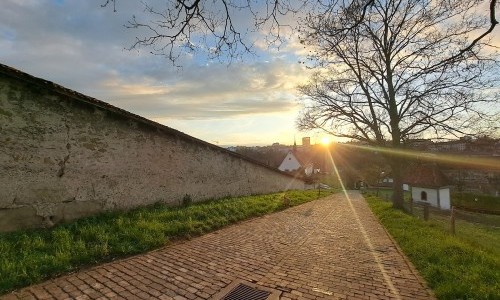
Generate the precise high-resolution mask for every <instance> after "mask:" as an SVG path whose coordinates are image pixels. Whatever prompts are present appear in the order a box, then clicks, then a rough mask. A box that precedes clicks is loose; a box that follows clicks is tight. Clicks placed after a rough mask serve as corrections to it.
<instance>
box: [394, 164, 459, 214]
mask: <svg viewBox="0 0 500 300" xmlns="http://www.w3.org/2000/svg"><path fill="white" fill-rule="evenodd" d="M404 183H406V184H408V186H409V187H410V191H411V197H412V198H413V201H415V202H420V203H428V204H429V205H431V206H434V207H437V208H440V209H446V210H448V209H450V208H451V198H450V185H449V180H448V179H447V178H446V176H445V175H444V174H443V172H441V171H440V170H439V169H438V168H437V166H436V165H430V164H426V165H420V166H418V167H417V168H415V169H413V170H411V172H410V173H409V174H408V176H406V178H405V180H404Z"/></svg>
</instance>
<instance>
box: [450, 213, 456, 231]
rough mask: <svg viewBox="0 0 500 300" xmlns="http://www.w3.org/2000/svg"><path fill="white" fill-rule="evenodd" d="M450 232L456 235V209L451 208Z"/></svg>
mask: <svg viewBox="0 0 500 300" xmlns="http://www.w3.org/2000/svg"><path fill="white" fill-rule="evenodd" d="M450 232H451V234H453V235H455V207H454V206H452V207H451V216H450Z"/></svg>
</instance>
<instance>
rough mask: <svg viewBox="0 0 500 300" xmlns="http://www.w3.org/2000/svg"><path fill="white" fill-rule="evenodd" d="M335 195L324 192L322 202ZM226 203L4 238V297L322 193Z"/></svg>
mask: <svg viewBox="0 0 500 300" xmlns="http://www.w3.org/2000/svg"><path fill="white" fill-rule="evenodd" d="M331 193H332V191H325V190H322V191H321V197H324V196H326V195H329V194H331ZM284 196H285V193H276V194H270V195H260V196H248V197H239V198H227V199H221V200H213V201H208V202H202V203H197V204H192V205H189V206H184V207H169V206H166V205H162V204H157V205H154V206H150V207H145V208H140V209H136V210H133V211H129V212H125V213H107V214H102V215H98V216H95V217H90V218H85V219H80V220H78V221H76V222H73V223H68V224H62V225H59V226H56V227H54V228H52V229H50V230H30V231H22V232H14V233H4V234H0V253H1V256H0V295H1V294H4V293H6V292H8V291H10V290H13V289H15V288H20V287H23V286H27V285H30V284H34V283H37V282H40V281H42V280H45V279H47V278H50V277H54V276H56V275H59V274H62V273H66V272H70V271H73V270H75V269H78V268H80V267H82V266H88V265H93V264H96V263H101V262H105V261H110V260H112V259H114V258H119V257H125V256H129V255H132V254H137V253H141V252H145V251H148V250H152V249H155V248H158V247H161V246H164V245H166V244H167V243H168V242H169V241H172V240H176V239H183V238H189V237H192V236H198V235H201V234H203V233H207V232H210V231H213V230H215V229H218V228H221V227H223V226H226V225H228V224H231V223H235V222H238V221H241V220H245V219H248V218H251V217H256V216H261V215H264V214H267V213H271V212H275V211H278V210H282V209H284V208H286V207H287V206H288V205H290V206H294V205H299V204H302V203H305V202H308V201H311V200H314V199H316V198H317V197H318V191H317V190H309V191H289V192H286V197H287V198H288V199H289V204H288V203H284V201H283V198H284Z"/></svg>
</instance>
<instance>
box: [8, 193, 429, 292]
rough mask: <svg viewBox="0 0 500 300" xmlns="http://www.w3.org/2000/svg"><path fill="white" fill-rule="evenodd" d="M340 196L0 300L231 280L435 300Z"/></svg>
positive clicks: (361, 207) (198, 287)
mask: <svg viewBox="0 0 500 300" xmlns="http://www.w3.org/2000/svg"><path fill="white" fill-rule="evenodd" d="M348 195H349V197H346V195H344V194H343V193H340V194H336V195H332V196H330V197H327V198H324V199H320V200H317V201H313V202H310V203H307V204H304V205H301V206H297V207H293V208H290V209H287V210H285V211H282V212H279V213H275V214H271V215H267V216H264V217H261V218H256V219H253V220H249V221H246V222H242V223H239V224H237V225H233V226H229V227H227V228H224V229H221V230H219V231H216V232H213V233H210V234H207V235H204V236H202V237H198V238H194V239H192V240H189V241H185V242H180V243H176V244H174V245H171V246H167V247H164V248H162V249H159V250H156V251H152V252H149V253H147V254H143V255H138V256H134V257H131V258H127V259H123V260H119V261H115V262H111V263H107V264H104V265H100V266H97V267H93V268H90V269H87V270H82V271H80V272H77V273H74V274H70V275H67V276H63V277H59V278H56V279H53V280H49V281H46V282H44V283H41V284H38V285H34V286H31V287H27V288H25V289H22V290H19V291H15V292H13V293H11V294H7V295H4V296H2V297H0V299H2V300H6V299H162V300H166V299H175V300H183V299H211V298H214V297H215V295H217V294H218V293H219V292H220V291H221V290H222V289H224V288H225V287H226V286H228V285H230V284H231V283H233V282H234V281H236V280H243V281H246V282H250V283H253V284H256V285H258V286H264V287H267V288H272V289H275V290H277V291H278V293H280V299H282V300H288V299H435V297H434V296H433V294H432V292H431V291H430V290H429V289H428V288H427V287H426V285H425V283H424V281H423V280H422V279H421V277H420V276H419V275H418V274H417V272H416V271H415V270H414V268H413V266H412V265H411V264H410V263H409V262H408V260H407V258H406V257H405V256H404V255H403V254H402V253H401V252H400V250H399V248H398V247H397V246H395V244H394V243H393V241H392V239H391V238H390V237H389V236H388V235H387V233H386V232H385V230H384V229H383V228H382V226H381V225H380V224H379V223H378V221H377V220H376V218H375V216H374V215H373V214H372V213H371V211H370V209H369V207H368V205H367V204H366V202H365V201H364V200H363V198H362V196H361V195H360V194H359V193H357V192H349V193H348Z"/></svg>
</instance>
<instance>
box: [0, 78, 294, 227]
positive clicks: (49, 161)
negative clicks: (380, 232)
mask: <svg viewBox="0 0 500 300" xmlns="http://www.w3.org/2000/svg"><path fill="white" fill-rule="evenodd" d="M0 75H2V76H1V77H0V231H10V230H15V229H18V228H26V227H37V226H41V225H43V224H44V222H47V220H48V218H49V219H50V221H51V222H56V223H57V222H59V221H65V220H71V219H75V218H79V217H82V216H86V215H91V214H95V213H99V212H102V211H108V210H117V209H118V210H120V209H128V208H132V207H136V206H141V205H147V204H153V203H156V202H164V203H170V204H179V203H180V201H181V200H182V198H183V197H184V196H185V195H189V197H191V198H192V200H193V201H202V200H206V199H213V198H220V197H224V196H241V195H250V194H262V193H270V192H277V191H283V190H288V189H302V188H304V183H303V182H302V181H300V180H296V179H294V178H293V177H291V176H286V175H284V174H281V173H279V172H277V171H273V170H271V169H269V168H266V167H265V166H262V165H259V164H255V163H252V162H250V161H248V160H245V159H242V158H241V157H239V156H237V155H234V154H231V153H229V151H226V150H224V149H222V148H218V147H215V146H211V145H207V144H205V143H203V142H197V141H195V140H194V139H193V138H190V137H188V138H186V136H185V135H183V134H180V133H178V132H177V134H176V132H175V131H172V130H170V131H169V130H166V129H161V126H160V127H158V126H154V125H151V124H147V122H143V121H141V120H140V118H136V120H133V119H130V118H129V117H124V116H123V115H120V114H118V113H116V112H110V111H109V110H107V109H103V108H98V107H95V106H93V105H90V104H85V103H84V102H82V101H78V100H75V97H74V96H73V95H61V94H59V93H56V92H54V91H52V90H50V89H47V88H43V87H40V86H35V85H33V84H29V83H26V82H24V81H22V80H18V79H13V78H10V77H7V76H4V75H3V74H0Z"/></svg>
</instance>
